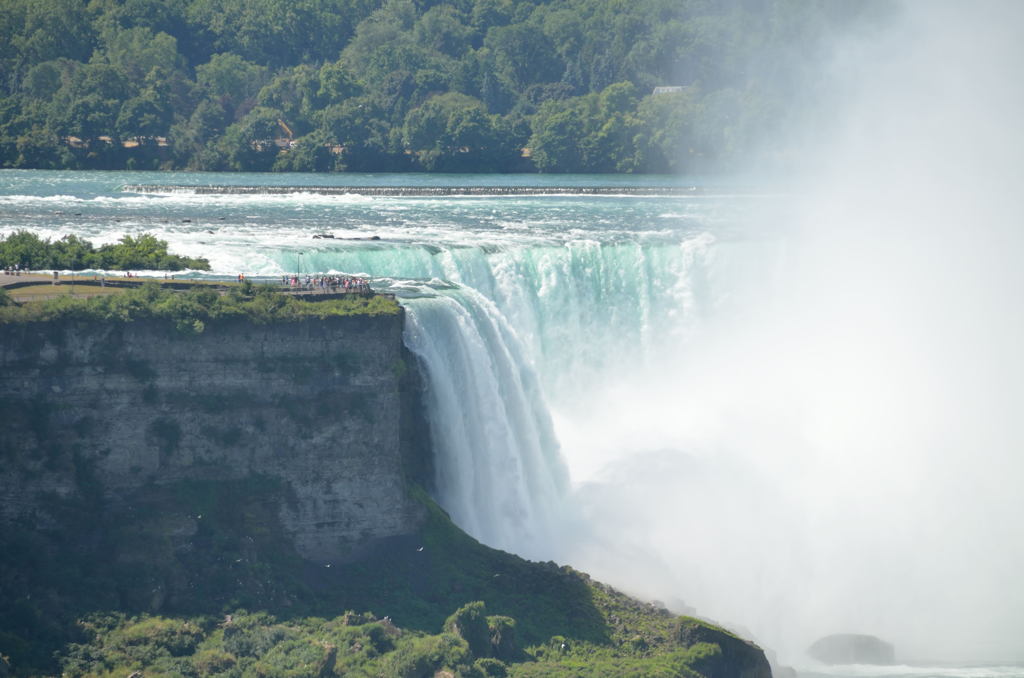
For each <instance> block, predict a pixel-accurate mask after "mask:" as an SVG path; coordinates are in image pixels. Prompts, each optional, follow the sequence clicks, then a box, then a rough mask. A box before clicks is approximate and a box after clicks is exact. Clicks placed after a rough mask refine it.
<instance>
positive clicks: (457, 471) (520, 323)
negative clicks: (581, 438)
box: [400, 234, 713, 559]
mask: <svg viewBox="0 0 1024 678" xmlns="http://www.w3.org/2000/svg"><path fill="white" fill-rule="evenodd" d="M712 243H713V239H712V238H711V237H710V236H708V235H706V234H703V235H701V236H699V237H694V238H690V239H687V240H684V241H683V242H681V243H674V244H663V243H662V244H657V245H642V244H639V243H620V244H611V245H609V244H602V243H597V242H593V241H585V242H572V243H569V244H567V245H565V246H546V247H537V248H518V249H513V250H496V251H492V252H485V251H484V250H482V249H480V248H468V247H463V248H453V249H449V250H442V251H440V252H437V253H436V254H434V255H433V256H432V257H431V258H432V259H433V260H434V262H435V263H434V264H433V265H431V266H424V263H425V262H424V258H423V253H422V251H414V250H413V251H409V252H407V253H406V256H407V258H408V263H410V264H413V265H414V266H415V267H416V268H417V269H418V270H419V271H424V270H431V269H432V270H434V271H437V270H438V269H440V271H439V272H440V273H441V274H442V275H444V276H445V277H446V278H447V282H445V283H443V284H440V283H439V282H438V280H437V279H435V280H434V281H433V282H432V283H430V284H424V283H419V284H417V285H416V289H417V290H418V292H417V293H416V294H409V293H408V291H407V293H406V294H405V296H404V297H402V296H401V295H400V298H401V299H402V303H403V305H404V306H405V308H406V312H407V323H406V333H405V342H406V345H407V346H408V347H409V349H410V350H411V351H413V352H414V353H415V354H416V355H417V356H418V357H419V358H420V360H421V362H422V364H423V366H424V368H425V371H426V375H425V377H426V379H425V382H426V403H425V405H426V408H427V414H428V417H429V420H430V422H431V428H432V435H433V441H432V442H433V448H434V451H435V455H436V458H435V469H436V478H435V488H434V489H435V494H436V496H437V498H438V500H439V502H440V503H441V504H442V506H444V508H445V509H446V510H447V511H448V512H449V513H450V515H451V516H452V518H453V520H454V521H455V522H456V523H457V524H458V525H459V526H460V527H462V528H463V529H464V530H466V531H467V532H468V533H469V534H471V535H473V536H474V537H476V538H478V539H480V540H481V541H483V542H485V543H487V544H490V545H492V546H496V547H499V548H504V549H507V550H511V551H515V552H516V553H519V554H521V555H527V556H530V557H542V558H545V559H546V558H550V557H552V553H553V550H552V548H551V546H552V545H554V544H556V543H557V542H556V541H555V540H553V536H554V531H555V530H558V529H559V527H558V526H559V525H561V526H565V525H566V524H567V520H571V516H569V515H568V514H569V505H568V503H567V502H566V501H565V500H566V498H567V492H568V486H569V483H568V474H567V470H566V466H565V463H564V462H563V459H562V455H561V451H560V449H559V444H558V441H557V438H556V435H555V430H554V427H553V425H552V416H553V415H552V413H558V414H559V415H560V416H562V418H563V424H566V425H567V426H568V427H569V428H570V429H572V430H573V431H576V430H578V429H579V428H580V427H583V428H593V423H591V424H588V423H587V421H586V418H587V412H586V409H587V407H588V406H589V403H590V401H589V396H590V394H591V393H593V392H596V391H600V390H601V389H600V388H599V386H600V382H601V380H602V379H605V380H607V379H613V378H617V375H621V374H626V373H629V372H632V371H635V370H636V369H637V366H638V365H640V364H643V363H645V362H648V361H650V360H651V359H652V358H654V359H656V358H657V349H656V347H657V346H659V345H660V344H661V343H662V342H664V341H673V342H677V341H679V340H680V335H679V333H678V332H674V331H673V330H678V329H679V328H681V327H685V325H686V323H687V322H688V321H689V319H690V318H691V316H693V315H695V314H697V310H696V309H697V308H698V307H699V303H698V297H699V296H700V295H699V294H698V291H699V290H700V288H701V287H702V286H703V285H704V284H705V282H704V278H705V277H706V275H707V274H708V273H707V270H706V264H707V260H708V259H709V258H710V256H709V253H710V251H711V249H712V248H711V245H712ZM407 284H409V283H407ZM546 396H547V397H546ZM549 397H550V398H553V400H551V401H549V400H548V398H549ZM549 402H550V404H551V409H550V410H549ZM618 409H619V410H620V411H625V409H626V408H622V407H620V408H618ZM570 413H572V414H570ZM573 416H575V417H577V419H575V420H574V421H572V422H569V419H572V418H573ZM567 417H568V418H567ZM576 453H577V454H578V453H579V450H577V451H576ZM559 541H561V540H559Z"/></svg>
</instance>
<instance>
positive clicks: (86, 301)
mask: <svg viewBox="0 0 1024 678" xmlns="http://www.w3.org/2000/svg"><path fill="white" fill-rule="evenodd" d="M399 312H400V307H399V305H398V303H397V302H396V301H395V300H394V299H392V298H390V297H385V296H381V295H356V294H352V295H348V296H346V297H344V298H342V299H328V300H325V301H306V300H303V299H299V298H296V297H294V296H290V295H287V294H282V293H280V292H277V291H275V290H274V289H273V288H271V287H267V286H263V285H252V284H243V285H237V286H234V285H233V286H231V287H230V288H229V289H228V290H227V291H226V292H224V293H221V292H219V291H218V290H217V289H215V288H214V287H213V286H210V285H200V284H196V285H192V286H191V287H190V288H189V289H188V290H186V291H177V290H173V289H167V288H164V287H162V286H161V285H160V283H157V282H149V283H145V284H143V285H142V286H141V287H136V288H131V289H126V290H124V291H123V292H122V293H120V294H113V295H104V296H94V297H86V296H72V295H66V296H59V297H56V298H54V299H47V300H45V301H38V302H31V303H26V304H22V305H20V306H16V305H12V304H7V305H4V304H3V302H2V300H0V323H5V322H8V323H10V322H51V321H55V320H94V321H117V322H131V321H133V320H142V319H146V318H163V319H166V320H170V321H172V322H173V323H174V324H175V327H177V328H178V330H179V331H181V332H184V333H186V334H188V333H198V332H202V331H203V328H204V323H206V322H208V321H210V320H216V319H220V318H246V319H248V320H251V321H253V322H257V323H267V322H279V321H294V320H302V319H303V318H327V317H331V316H349V315H394V314H396V313H399Z"/></svg>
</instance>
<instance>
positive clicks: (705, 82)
mask: <svg viewBox="0 0 1024 678" xmlns="http://www.w3.org/2000/svg"><path fill="white" fill-rule="evenodd" d="M885 11H888V10H887V9H886V6H885V5H884V4H868V3H849V2H844V1H842V0H818V1H817V2H814V1H811V0H449V1H447V2H440V1H438V0H0V36H2V39H0V78H2V81H0V165H2V166H4V167H24V168H109V169H118V168H128V169H196V170H257V171H265V170H276V171H346V170H348V171H384V170H387V171H407V170H420V171H439V172H481V171H492V172H493V171H541V172H694V171H707V170H728V169H732V168H734V167H735V166H736V165H737V163H738V162H739V161H740V160H741V159H743V158H745V157H746V156H747V155H748V154H750V153H751V152H752V151H754V150H759V151H768V152H769V153H772V152H774V153H775V154H780V153H783V152H784V148H783V147H782V146H783V144H782V143H781V141H779V140H780V139H781V138H782V136H781V134H780V132H781V131H782V130H784V129H786V127H787V126H788V125H789V124H790V123H791V122H792V120H793V116H794V113H795V111H794V108H795V103H794V102H795V101H797V100H799V99H804V98H805V97H806V96H808V94H811V95H813V92H814V91H815V88H816V87H818V86H820V83H819V82H817V81H816V80H815V76H814V68H815V66H816V65H817V64H818V63H820V59H821V57H822V55H823V53H824V52H823V49H824V47H825V46H826V45H827V44H828V43H829V41H830V40H832V39H834V38H835V36H837V35H839V34H842V33H844V32H847V31H850V30H856V29H859V28H863V27H864V26H866V25H870V23H871V22H872V21H873V20H874V19H877V16H878V15H879V14H880V13H882V12H885Z"/></svg>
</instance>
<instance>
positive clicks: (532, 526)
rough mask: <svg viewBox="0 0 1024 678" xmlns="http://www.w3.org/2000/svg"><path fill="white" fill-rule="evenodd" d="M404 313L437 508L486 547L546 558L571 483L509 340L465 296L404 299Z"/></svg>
mask: <svg viewBox="0 0 1024 678" xmlns="http://www.w3.org/2000/svg"><path fill="white" fill-rule="evenodd" d="M405 307H406V311H407V323H406V331H405V341H406V344H407V345H408V347H409V348H410V349H411V350H412V351H413V352H415V353H416V354H417V355H418V356H419V357H420V359H421V360H422V362H423V364H424V365H425V367H426V372H427V373H426V384H427V387H426V407H427V412H428V417H429V420H430V422H431V433H432V437H433V447H434V450H435V452H436V458H435V461H434V463H435V468H436V469H437V476H436V484H437V487H436V490H437V494H438V497H439V499H440V501H441V504H442V505H443V506H444V508H445V509H446V510H447V511H448V512H449V513H450V515H451V516H452V518H453V520H454V521H455V522H456V523H457V524H458V525H460V526H461V527H462V528H463V529H465V530H466V531H467V532H469V533H470V534H472V535H473V536H475V537H477V538H478V539H480V540H481V541H483V542H485V543H487V544H490V545H492V546H495V547H499V548H504V549H507V550H516V551H518V552H519V553H523V554H526V555H530V556H532V557H537V558H539V557H544V556H548V557H550V552H549V550H548V549H550V545H551V543H552V542H551V536H552V535H551V529H552V521H553V519H554V518H555V517H556V516H559V515H560V514H561V511H562V509H563V506H562V503H563V502H564V500H565V492H566V490H567V480H568V477H567V473H566V469H565V467H564V465H563V463H562V460H561V458H560V457H559V454H558V444H557V442H556V441H555V437H554V433H553V431H552V429H551V422H550V418H549V416H548V413H547V410H546V408H545V404H544V398H543V395H542V393H541V389H540V387H539V385H538V383H537V381H536V378H535V376H534V374H533V371H532V369H531V368H530V366H529V363H528V362H527V361H526V360H525V358H524V357H523V355H522V352H521V347H520V342H519V340H518V338H517V337H516V334H515V332H514V331H513V330H512V328H511V327H510V326H509V325H508V323H507V322H506V321H505V319H504V318H503V317H502V315H501V314H500V312H499V311H498V309H497V308H496V307H495V306H494V304H493V303H492V302H490V301H489V300H487V299H486V298H484V297H483V296H481V295H480V294H479V293H478V292H476V291H474V290H472V289H469V288H461V287H453V288H451V289H448V290H443V291H437V292H436V293H434V294H432V295H430V296H426V297H421V298H416V299H409V300H407V301H406V302H405Z"/></svg>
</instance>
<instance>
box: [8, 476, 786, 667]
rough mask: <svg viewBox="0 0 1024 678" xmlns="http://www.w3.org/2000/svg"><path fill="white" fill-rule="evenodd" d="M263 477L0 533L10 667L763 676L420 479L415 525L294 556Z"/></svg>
mask: <svg viewBox="0 0 1024 678" xmlns="http://www.w3.org/2000/svg"><path fill="white" fill-rule="evenodd" d="M87 475H88V474H87V473H86V476H87ZM82 482H86V483H87V482H88V481H87V478H86V479H83V481H82ZM276 491H280V488H279V487H275V486H274V485H273V484H269V485H268V484H266V483H262V484H261V483H260V482H258V481H255V480H250V481H240V482H236V483H223V482H222V483H187V484H183V485H180V486H177V487H174V486H172V487H167V488H162V489H160V490H156V491H155V493H154V495H153V496H152V497H150V499H149V501H148V502H146V504H144V505H140V506H138V507H137V510H138V516H137V524H134V525H128V524H112V525H107V526H103V527H102V528H101V527H100V526H96V525H90V524H89V523H90V520H89V519H88V518H87V517H86V516H85V515H84V514H83V515H82V516H80V517H78V518H77V523H79V524H78V525H75V526H70V525H69V532H70V530H71V529H73V530H74V537H73V538H72V539H71V541H70V543H61V542H59V541H57V540H53V539H48V538H47V536H46V535H44V534H40V533H28V532H27V531H20V530H18V529H15V530H12V531H11V532H10V533H8V534H6V535H4V536H3V538H2V539H3V541H4V542H5V543H3V544H2V546H4V547H5V548H4V549H3V550H0V554H3V555H2V556H0V574H3V575H4V577H3V579H2V580H0V582H2V583H0V596H2V598H0V603H3V604H4V606H5V608H6V609H9V610H11V611H12V613H13V614H11V615H10V616H8V617H7V618H6V619H4V620H0V648H2V649H3V652H4V653H5V654H9V655H10V656H11V662H12V668H13V671H14V673H15V674H17V675H36V674H39V673H56V672H58V671H59V672H60V673H62V674H63V675H66V676H73V677H78V676H125V675H129V674H131V673H133V672H135V671H141V672H142V673H143V674H144V675H147V676H170V675H174V676H196V677H199V676H215V675H216V676H239V677H241V676H264V677H268V678H269V677H277V676H311V677H317V676H319V677H330V676H362V677H366V678H369V677H371V676H387V677H389V678H391V677H407V678H413V677H417V678H418V677H421V676H422V677H424V678H430V677H432V676H435V675H438V674H437V673H436V672H438V671H445V670H446V671H448V672H449V673H448V674H447V675H451V676H453V677H454V676H458V677H462V678H485V677H488V676H506V675H507V676H531V677H541V676H544V677H568V676H585V677H589V676H593V677H594V678H598V677H599V676H611V675H616V676H664V677H668V676H679V677H686V678H700V677H702V676H707V677H713V678H716V677H719V676H734V675H741V674H743V675H749V676H751V677H752V678H762V677H763V678H767V677H768V676H769V675H770V674H769V673H768V672H767V671H768V667H767V663H766V662H765V661H764V657H763V655H762V654H761V653H760V651H759V650H757V649H756V648H754V647H752V646H750V645H748V644H746V643H743V642H742V641H740V640H739V639H737V638H735V637H734V636H732V635H730V634H728V633H726V632H723V631H721V630H720V629H716V628H714V627H712V626H709V625H707V624H706V623H704V622H701V621H699V620H696V619H692V618H687V617H676V616H673V615H672V614H670V613H669V612H667V611H666V610H663V609H660V608H658V607H656V606H652V605H648V604H644V603H640V602H638V601H636V600H633V599H631V598H629V597H627V596H625V595H623V594H621V593H619V592H618V591H615V590H614V589H611V588H609V587H607V586H604V585H602V584H600V583H598V582H595V581H593V580H591V579H590V578H589V577H588V576H587V575H585V574H583V573H580V572H577V571H575V570H573V569H571V568H569V567H557V566H556V565H555V564H554V563H534V562H529V561H525V560H523V559H521V558H518V557H516V556H513V555H510V554H507V553H504V552H502V551H497V550H494V549H490V548H488V547H486V546H483V545H481V544H479V543H478V542H476V541H475V540H473V539H472V538H470V537H468V536H467V535H466V534H465V533H463V532H462V531H460V530H459V529H458V528H456V527H455V526H454V525H453V524H452V523H451V522H450V521H449V520H448V518H447V516H446V515H445V514H444V513H443V512H442V511H441V510H440V509H439V508H438V507H437V506H436V505H435V504H434V503H433V502H432V501H430V500H429V499H428V498H427V497H426V495H425V494H424V493H422V492H419V493H418V496H419V498H420V500H421V501H422V502H424V504H425V505H426V506H427V509H428V511H429V517H428V519H427V521H426V524H425V525H424V527H423V528H422V529H421V530H420V531H419V532H418V533H417V534H414V535H410V536H407V537H401V538H395V539H392V540H389V541H387V542H386V543H382V544H378V546H377V547H376V548H375V549H374V550H373V551H372V552H371V553H368V554H365V555H364V557H363V558H361V559H360V560H358V561H357V562H354V563H320V564H315V565H314V564H312V563H309V562H304V561H301V560H299V559H298V558H296V557H295V556H294V554H293V553H291V552H290V551H289V549H288V548H287V546H286V542H285V540H284V538H283V536H282V534H281V533H280V532H279V531H277V530H276V529H275V528H274V527H273V526H274V521H273V517H272V516H270V515H267V512H266V510H265V509H264V508H262V507H264V506H266V502H265V499H266V498H267V496H268V493H273V492H276ZM84 501H85V502H86V503H88V502H89V501H99V499H97V498H96V497H93V499H88V498H87V499H85V500H84ZM166 502H174V503H175V505H176V506H177V507H179V508H180V507H184V508H186V509H187V510H188V511H189V513H190V514H192V515H199V516H201V517H202V520H201V521H198V522H199V523H200V525H199V532H198V533H197V534H196V535H195V536H194V537H193V540H192V541H193V543H192V545H191V546H190V547H189V548H188V549H181V548H180V547H179V548H174V547H173V545H171V544H169V543H167V542H166V541H164V540H162V539H160V538H159V536H158V534H159V532H160V530H159V529H158V528H159V527H160V521H162V520H166V517H162V515H161V510H160V507H161V506H162V505H163V504H164V503H166ZM68 508H69V509H72V510H73V509H76V508H77V509H78V510H79V511H81V510H82V509H86V508H88V507H86V506H77V507H70V506H69V507H68ZM168 527H169V526H167V525H164V526H163V529H164V532H166V531H167V528H168ZM101 533H102V534H104V535H106V536H105V538H104V539H103V540H102V541H101V542H99V543H93V540H95V539H96V535H97V534H101ZM18 540H21V541H18ZM11 547H20V549H19V550H15V549H13V548H11ZM26 548H27V549H29V550H25V549H26ZM29 554H32V555H29ZM69 556H71V557H73V559H74V560H75V561H76V562H74V563H66V562H65V563H62V562H61V560H60V559H61V558H67V557H69ZM29 561H31V562H29ZM26 565H31V567H28V568H26ZM25 591H32V592H33V595H32V597H31V599H30V598H29V597H27V596H26V595H25ZM256 610H259V612H256ZM351 610H364V611H366V610H373V611H374V612H372V613H371V612H363V613H354V612H351ZM48 651H56V655H55V658H54V659H53V660H52V663H51V661H50V660H49V655H48ZM440 675H446V674H440Z"/></svg>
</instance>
